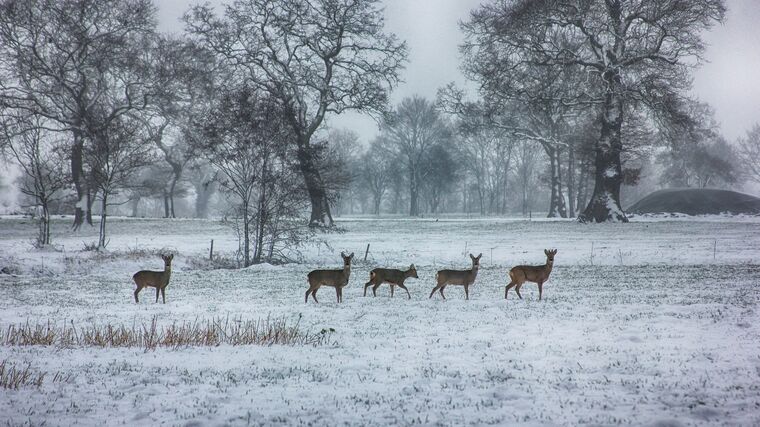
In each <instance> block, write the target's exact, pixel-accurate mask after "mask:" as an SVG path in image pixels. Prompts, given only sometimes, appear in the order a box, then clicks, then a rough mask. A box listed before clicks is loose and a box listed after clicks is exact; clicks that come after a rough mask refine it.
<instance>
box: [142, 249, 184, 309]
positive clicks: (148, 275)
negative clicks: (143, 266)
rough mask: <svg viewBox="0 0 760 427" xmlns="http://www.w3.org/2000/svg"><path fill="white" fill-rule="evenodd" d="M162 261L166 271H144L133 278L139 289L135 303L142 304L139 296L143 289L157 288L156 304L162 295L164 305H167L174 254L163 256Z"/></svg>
mask: <svg viewBox="0 0 760 427" xmlns="http://www.w3.org/2000/svg"><path fill="white" fill-rule="evenodd" d="M161 259H163V260H164V271H150V270H142V271H138V272H137V273H135V274H134V276H132V280H134V281H135V284H136V285H137V289H135V303H139V302H140V300H139V299H138V298H137V294H139V293H140V291H141V290H142V289H143V288H156V302H158V294H159V293H160V294H161V298H162V299H163V302H164V304H166V286H167V285H169V278H170V277H171V275H172V260H173V259H174V254H169V255H161Z"/></svg>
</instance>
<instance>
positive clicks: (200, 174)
mask: <svg viewBox="0 0 760 427" xmlns="http://www.w3.org/2000/svg"><path fill="white" fill-rule="evenodd" d="M218 176H219V172H218V171H217V170H216V169H214V168H213V167H212V166H211V165H210V164H208V163H205V162H201V161H196V162H194V163H193V165H192V166H191V167H190V177H189V180H190V183H191V184H192V185H193V189H194V190H195V217H196V218H208V214H209V202H210V201H211V198H212V197H213V195H214V194H215V193H216V190H217V188H218V187H219V179H218Z"/></svg>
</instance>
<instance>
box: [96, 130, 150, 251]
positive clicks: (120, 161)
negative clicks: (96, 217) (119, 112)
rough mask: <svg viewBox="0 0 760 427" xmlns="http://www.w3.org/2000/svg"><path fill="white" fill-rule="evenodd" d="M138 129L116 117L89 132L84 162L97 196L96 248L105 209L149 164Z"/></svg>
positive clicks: (146, 145)
mask: <svg viewBox="0 0 760 427" xmlns="http://www.w3.org/2000/svg"><path fill="white" fill-rule="evenodd" d="M139 129H140V126H138V125H137V123H136V122H134V121H132V122H130V121H128V120H127V117H126V116H120V117H119V118H118V119H116V120H113V121H111V125H110V126H109V127H107V128H105V129H99V130H98V131H97V132H92V133H90V135H94V136H95V138H94V140H93V142H92V143H91V144H88V146H87V150H86V151H85V160H86V162H87V163H88V164H89V165H90V167H91V168H92V172H93V178H94V182H93V184H94V186H95V188H96V189H97V190H98V196H99V197H100V234H99V238H98V248H101V249H102V248H105V247H106V245H107V244H108V242H107V240H106V224H107V217H108V206H110V205H113V204H114V201H113V200H112V199H111V198H112V197H113V196H115V195H117V194H118V193H119V192H120V191H121V190H125V189H128V188H129V187H130V186H131V184H132V182H133V178H134V177H135V176H136V174H137V172H138V171H139V170H140V168H142V167H143V166H145V165H147V164H149V163H150V162H151V161H152V147H151V145H150V142H149V140H148V138H146V137H145V136H144V135H142V134H140V131H139Z"/></svg>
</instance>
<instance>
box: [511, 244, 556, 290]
mask: <svg viewBox="0 0 760 427" xmlns="http://www.w3.org/2000/svg"><path fill="white" fill-rule="evenodd" d="M544 254H545V255H546V264H544V265H518V266H516V267H512V269H511V270H509V278H510V279H511V281H510V282H509V284H508V285H507V287H506V288H504V299H507V293H508V292H509V290H510V289H512V288H513V287H514V288H515V292H517V296H518V297H520V299H522V295H520V287H521V286H522V285H523V283H525V282H533V283H536V284H538V300H539V301H541V296H542V295H543V293H544V283H545V282H546V281H547V280H549V275H550V274H551V272H552V267H553V266H554V255H557V250H556V249H544Z"/></svg>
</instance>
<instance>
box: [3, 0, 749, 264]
mask: <svg viewBox="0 0 760 427" xmlns="http://www.w3.org/2000/svg"><path fill="white" fill-rule="evenodd" d="M724 14H725V6H724V2H723V0H696V1H685V0H665V1H658V2H652V1H648V0H633V1H620V0H604V1H603V0H590V1H558V0H546V1H532V0H514V1H506V0H492V1H488V2H484V4H483V5H481V6H479V7H478V8H476V9H475V10H473V11H472V12H471V14H470V17H469V18H468V19H467V20H465V21H464V22H463V23H462V24H461V30H462V31H463V32H464V35H465V41H464V44H463V45H462V46H461V51H462V60H463V69H464V71H465V75H466V77H467V78H468V79H470V80H471V81H472V82H473V83H474V87H477V90H476V91H474V92H467V91H465V90H463V89H461V88H458V87H456V86H455V85H453V84H452V85H448V86H446V87H443V88H441V89H440V90H439V93H438V96H437V98H436V99H426V98H423V97H419V96H412V97H408V98H406V99H403V100H402V101H401V102H400V103H398V105H395V106H393V105H389V104H390V103H389V95H390V93H391V91H392V90H393V89H394V88H395V87H396V86H397V85H398V84H399V82H400V81H401V72H402V70H403V66H404V64H405V62H406V61H407V56H408V52H407V48H406V45H405V43H404V42H403V41H400V40H398V39H397V37H396V36H395V35H393V34H391V33H389V32H387V31H386V30H385V29H384V22H383V11H382V3H381V1H380V0H282V1H274V0H234V1H231V2H230V3H228V4H227V5H225V6H224V7H222V8H220V9H218V10H215V9H214V8H211V7H209V6H195V7H192V8H190V9H189V10H188V11H187V12H186V13H185V15H184V18H183V19H184V22H185V32H184V33H183V34H181V35H172V36H169V35H165V34H161V33H160V32H158V31H157V28H156V25H157V24H156V7H155V4H154V3H153V2H152V1H151V0H66V1H64V0H0V120H1V121H2V134H0V147H1V149H2V154H3V155H4V157H5V158H6V159H7V160H9V161H11V162H13V163H14V164H16V165H17V166H18V168H19V170H20V172H21V176H20V178H19V181H18V183H17V185H18V187H19V188H20V190H21V192H22V193H23V195H24V204H25V205H26V206H28V207H29V208H30V209H32V210H33V211H34V212H35V215H37V217H38V219H39V235H38V238H37V242H38V244H40V245H45V244H49V243H50V242H51V237H50V226H49V224H50V216H51V215H52V214H53V213H72V214H74V220H73V227H74V228H79V227H81V226H82V225H83V224H85V223H89V224H93V218H92V216H93V213H95V214H99V215H100V221H99V225H100V237H99V242H98V246H99V247H101V248H103V247H105V246H106V245H107V243H108V238H107V228H106V225H107V217H108V215H109V212H111V211H113V210H118V211H119V212H121V213H125V212H126V213H128V214H131V215H133V216H141V215H146V214H147V215H161V216H164V217H167V218H174V217H176V216H179V215H184V216H195V217H200V218H203V217H206V216H208V215H209V213H210V212H212V211H214V212H217V213H220V214H221V215H222V216H223V217H224V218H225V219H226V220H227V222H228V223H229V224H230V225H231V226H232V227H233V229H234V230H235V232H236V233H238V236H239V241H240V250H239V257H240V262H241V265H249V264H251V263H257V262H263V261H273V260H283V259H287V258H288V257H289V256H291V255H292V253H291V252H290V251H291V250H292V249H293V248H295V247H297V246H298V245H300V244H301V243H302V242H303V241H304V240H305V239H307V238H308V237H309V236H310V235H311V234H312V233H313V232H314V230H315V229H318V228H321V227H328V228H329V227H331V226H332V225H333V214H337V215H349V214H374V215H378V214H398V215H409V216H423V215H439V214H444V213H460V214H461V213H465V214H470V215H509V214H514V213H519V214H522V215H525V216H528V215H532V214H534V213H537V212H541V214H542V215H546V214H548V216H550V217H577V218H579V219H580V220H582V221H588V222H602V221H626V220H627V218H626V216H625V213H624V211H623V206H624V205H625V203H627V202H630V201H631V198H633V197H636V196H638V195H640V194H641V193H642V192H645V191H649V190H651V189H655V188H658V187H662V186H691V187H714V186H730V185H735V184H736V183H739V182H741V181H753V182H760V174H759V173H758V172H757V165H758V164H760V162H759V160H760V154H759V153H758V147H759V146H760V140H759V139H760V131H759V130H758V128H757V127H755V128H754V129H752V130H750V131H749V132H748V134H747V137H746V138H743V139H742V140H741V141H738V142H737V143H736V144H734V143H729V142H728V141H726V140H725V139H724V138H723V137H722V136H721V135H720V134H719V132H717V125H716V124H715V120H714V118H713V112H712V111H711V109H710V108H709V106H707V105H704V104H702V103H700V102H698V101H697V100H694V99H691V98H690V97H689V96H688V90H689V88H690V82H691V78H690V73H691V71H692V68H693V67H694V66H696V65H698V64H699V63H700V61H701V54H702V52H703V51H704V44H703V42H702V40H701V34H702V32H703V31H704V30H706V29H709V28H710V27H711V26H712V25H714V24H715V23H718V22H721V21H722V20H723V17H724ZM346 111H356V112H360V113H367V114H370V115H372V116H373V117H376V118H377V119H378V123H379V130H380V131H379V135H378V136H377V137H376V138H375V139H374V140H372V141H362V140H360V138H359V137H358V136H357V134H356V133H354V132H353V131H351V130H345V129H330V128H328V127H327V125H326V119H327V118H328V117H330V116H334V115H337V114H341V113H343V112H346ZM6 184H7V183H6ZM621 188H625V191H622V192H621ZM189 203H190V204H189Z"/></svg>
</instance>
